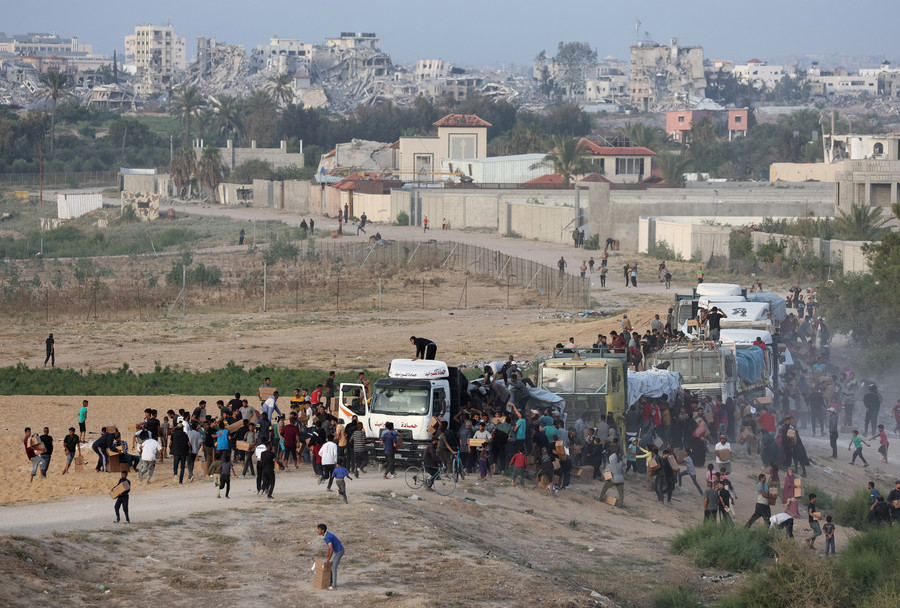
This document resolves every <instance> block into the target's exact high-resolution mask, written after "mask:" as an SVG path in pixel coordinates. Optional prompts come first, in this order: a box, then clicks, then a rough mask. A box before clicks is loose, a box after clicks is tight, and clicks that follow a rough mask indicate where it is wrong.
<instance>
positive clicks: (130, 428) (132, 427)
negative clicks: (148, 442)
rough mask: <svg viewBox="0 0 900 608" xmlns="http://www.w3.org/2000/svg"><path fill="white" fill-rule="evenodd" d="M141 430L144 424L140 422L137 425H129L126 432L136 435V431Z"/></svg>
mask: <svg viewBox="0 0 900 608" xmlns="http://www.w3.org/2000/svg"><path fill="white" fill-rule="evenodd" d="M143 428H144V424H143V423H142V422H139V423H137V424H129V425H128V432H129V433H137V432H138V431H140V430H143Z"/></svg>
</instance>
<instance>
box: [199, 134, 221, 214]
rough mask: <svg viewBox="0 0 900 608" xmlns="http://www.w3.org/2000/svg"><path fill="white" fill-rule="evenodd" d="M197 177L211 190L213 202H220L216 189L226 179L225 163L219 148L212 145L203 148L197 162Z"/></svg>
mask: <svg viewBox="0 0 900 608" xmlns="http://www.w3.org/2000/svg"><path fill="white" fill-rule="evenodd" d="M197 179H198V180H199V181H200V183H201V184H202V185H203V186H204V187H205V188H206V189H207V190H209V192H210V196H211V197H212V202H214V203H217V202H219V200H218V199H219V196H218V193H217V192H216V189H217V188H218V186H219V184H221V183H222V181H223V180H224V179H225V165H223V164H222V156H221V155H220V154H219V149H218V148H213V147H211V146H207V147H206V148H203V154H201V156H200V162H198V163H197Z"/></svg>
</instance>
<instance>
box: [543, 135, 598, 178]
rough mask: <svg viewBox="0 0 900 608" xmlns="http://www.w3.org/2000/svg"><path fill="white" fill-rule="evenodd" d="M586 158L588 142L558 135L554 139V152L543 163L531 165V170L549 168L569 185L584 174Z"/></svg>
mask: <svg viewBox="0 0 900 608" xmlns="http://www.w3.org/2000/svg"><path fill="white" fill-rule="evenodd" d="M586 157H587V142H586V140H584V139H582V138H576V137H565V136H563V135H557V136H555V137H554V138H553V150H551V151H550V153H549V154H547V156H545V157H544V159H543V160H542V161H540V162H537V163H535V164H533V165H531V168H532V169H537V168H539V167H542V166H549V167H551V168H552V169H553V172H554V173H555V174H557V175H561V176H562V178H563V182H564V183H566V184H569V183H571V182H572V179H573V178H574V177H577V176H578V175H582V174H584V163H585V159H586Z"/></svg>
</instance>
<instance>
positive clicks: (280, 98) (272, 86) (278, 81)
mask: <svg viewBox="0 0 900 608" xmlns="http://www.w3.org/2000/svg"><path fill="white" fill-rule="evenodd" d="M266 90H267V91H268V92H269V94H270V95H271V96H272V99H274V100H275V101H276V103H278V104H279V105H281V106H287V105H289V104H291V103H293V102H294V77H293V76H291V75H290V74H276V75H275V76H272V77H271V78H269V79H268V81H267V82H266Z"/></svg>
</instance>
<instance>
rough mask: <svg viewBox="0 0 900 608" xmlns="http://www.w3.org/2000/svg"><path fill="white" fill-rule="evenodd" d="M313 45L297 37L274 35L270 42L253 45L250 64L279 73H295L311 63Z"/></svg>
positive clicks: (258, 68)
mask: <svg viewBox="0 0 900 608" xmlns="http://www.w3.org/2000/svg"><path fill="white" fill-rule="evenodd" d="M312 53H313V45H312V44H310V43H308V42H303V41H302V40H299V39H297V38H279V37H278V36H272V37H271V38H270V39H269V44H261V45H258V46H255V47H253V51H252V53H251V55H250V66H251V67H252V68H253V69H254V70H258V71H259V70H274V71H275V72H276V73H278V74H294V73H296V72H297V70H299V69H300V68H301V67H304V66H306V65H307V64H308V63H309V58H310V57H311V56H312Z"/></svg>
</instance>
